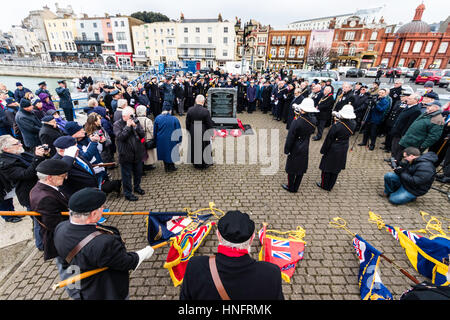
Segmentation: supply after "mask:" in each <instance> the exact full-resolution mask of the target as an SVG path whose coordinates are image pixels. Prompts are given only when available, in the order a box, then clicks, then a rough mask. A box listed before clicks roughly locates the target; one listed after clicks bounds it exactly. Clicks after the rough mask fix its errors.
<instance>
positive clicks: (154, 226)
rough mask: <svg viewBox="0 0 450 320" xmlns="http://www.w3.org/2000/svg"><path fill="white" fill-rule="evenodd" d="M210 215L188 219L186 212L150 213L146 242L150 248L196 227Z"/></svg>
mask: <svg viewBox="0 0 450 320" xmlns="http://www.w3.org/2000/svg"><path fill="white" fill-rule="evenodd" d="M211 216H212V214H205V215H197V216H196V217H195V218H192V217H189V216H188V214H187V212H185V211H184V212H150V213H149V215H148V221H147V224H148V225H147V240H148V243H149V244H150V245H152V246H154V245H156V244H158V243H161V242H164V241H167V240H169V239H170V238H172V237H175V236H176V235H178V234H180V233H181V232H182V231H183V230H184V229H185V228H186V227H188V226H198V225H201V224H202V223H203V222H205V221H206V220H208V219H209V218H210V217H211Z"/></svg>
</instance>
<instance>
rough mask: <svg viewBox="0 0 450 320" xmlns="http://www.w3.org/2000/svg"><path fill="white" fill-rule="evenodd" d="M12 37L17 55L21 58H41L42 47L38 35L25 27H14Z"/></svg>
mask: <svg viewBox="0 0 450 320" xmlns="http://www.w3.org/2000/svg"><path fill="white" fill-rule="evenodd" d="M11 36H12V37H13V43H14V46H15V51H16V53H17V54H18V55H19V56H21V57H40V56H41V46H40V43H39V41H38V39H37V36H36V33H35V32H34V31H33V30H32V29H28V28H26V27H25V26H12V27H11Z"/></svg>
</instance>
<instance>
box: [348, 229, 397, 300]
mask: <svg viewBox="0 0 450 320" xmlns="http://www.w3.org/2000/svg"><path fill="white" fill-rule="evenodd" d="M353 247H354V248H355V252H356V256H357V257H358V259H359V274H358V285H359V289H360V293H361V299H362V300H392V294H391V292H390V291H389V290H388V289H387V288H386V287H385V286H384V284H383V283H382V282H381V278H380V274H379V263H380V259H381V257H380V256H381V252H380V251H378V250H377V249H375V248H374V247H373V246H372V245H371V244H370V243H368V242H367V241H366V240H364V239H363V238H362V237H361V236H360V235H358V234H357V235H355V238H353Z"/></svg>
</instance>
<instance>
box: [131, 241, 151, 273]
mask: <svg viewBox="0 0 450 320" xmlns="http://www.w3.org/2000/svg"><path fill="white" fill-rule="evenodd" d="M153 252H155V250H154V249H153V248H152V247H151V246H146V247H145V248H144V249H141V250H139V251H136V253H137V255H138V256H139V262H138V264H137V266H136V268H135V269H134V270H136V269H137V268H138V267H139V265H140V264H141V263H142V261H144V260H146V259H150V257H151V256H152V255H153Z"/></svg>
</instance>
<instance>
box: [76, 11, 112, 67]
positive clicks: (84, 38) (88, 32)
mask: <svg viewBox="0 0 450 320" xmlns="http://www.w3.org/2000/svg"><path fill="white" fill-rule="evenodd" d="M76 28H77V36H76V37H75V45H76V46H77V52H78V58H79V59H80V61H81V62H93V63H101V64H103V63H104V61H103V56H102V51H103V49H102V44H103V43H104V42H105V41H104V33H103V22H102V18H89V17H88V16H87V15H84V17H83V18H82V19H77V20H76Z"/></svg>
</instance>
